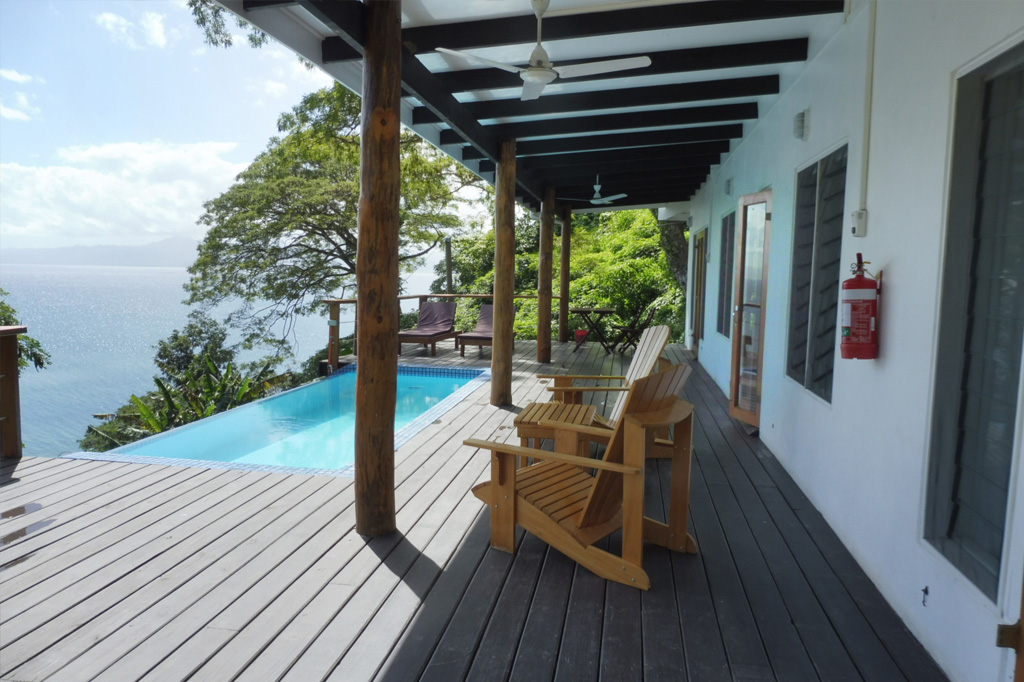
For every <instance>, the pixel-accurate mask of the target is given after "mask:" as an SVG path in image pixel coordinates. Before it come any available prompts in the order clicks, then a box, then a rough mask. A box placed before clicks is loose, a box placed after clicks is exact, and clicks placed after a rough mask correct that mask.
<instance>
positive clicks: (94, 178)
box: [0, 141, 245, 246]
mask: <svg viewBox="0 0 1024 682" xmlns="http://www.w3.org/2000/svg"><path fill="white" fill-rule="evenodd" d="M235 146H236V145H235V144H234V143H218V142H202V143H195V144H171V143H165V142H160V141H155V142H148V143H121V144H107V145H98V146H90V147H68V148H64V149H61V150H59V152H58V156H59V158H60V160H61V162H62V163H61V164H60V165H53V166H25V165H22V164H18V163H7V164H0V203H2V204H3V206H4V210H3V214H2V216H0V233H2V234H4V235H8V236H12V237H15V236H16V237H18V238H19V243H33V244H34V245H37V246H47V245H54V244H132V243H145V242H148V241H153V240H154V239H160V238H163V237H167V236H171V235H186V236H190V237H193V238H196V239H198V238H200V237H201V236H202V233H203V228H201V227H199V226H197V225H196V220H197V219H198V218H199V216H200V215H201V214H202V211H203V208H202V205H203V202H205V201H207V200H209V199H213V198H214V197H216V196H217V195H219V194H220V193H221V192H223V191H224V190H226V189H227V188H228V187H230V185H231V183H232V182H233V181H234V178H235V176H236V175H237V174H238V173H239V172H241V171H242V170H243V169H244V168H245V164H238V163H233V162H230V161H228V160H226V159H225V158H224V156H225V155H227V154H228V153H229V152H231V150H233V149H234V148H235Z"/></svg>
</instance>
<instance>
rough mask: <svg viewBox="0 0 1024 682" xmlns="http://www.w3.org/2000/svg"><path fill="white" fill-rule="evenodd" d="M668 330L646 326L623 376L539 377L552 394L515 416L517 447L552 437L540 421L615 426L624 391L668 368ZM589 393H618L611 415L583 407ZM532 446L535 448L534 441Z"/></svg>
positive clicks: (556, 375) (620, 412) (662, 327)
mask: <svg viewBox="0 0 1024 682" xmlns="http://www.w3.org/2000/svg"><path fill="white" fill-rule="evenodd" d="M668 337H669V328H668V327H666V326H665V325H658V326H655V327H648V328H647V329H645V330H644V333H643V334H642V335H641V337H640V341H639V344H638V346H637V349H636V353H634V354H633V361H632V362H630V364H629V371H627V372H626V376H598V375H594V376H588V375H579V374H577V375H567V374H540V375H538V376H539V377H540V378H542V379H551V380H553V382H554V386H551V387H549V388H548V390H549V391H551V392H552V393H553V394H554V395H553V398H552V400H551V401H550V402H546V403H545V402H535V403H530V404H529V405H527V406H526V407H524V408H523V411H522V412H520V413H519V415H518V416H517V417H516V419H515V421H514V424H515V427H516V429H517V431H518V433H519V439H520V445H522V446H523V447H528V446H529V445H530V444H531V443H530V441H531V439H544V438H552V437H553V436H554V432H553V430H552V428H551V427H550V426H542V425H541V424H542V423H543V422H559V423H570V424H582V425H593V426H603V427H606V428H611V427H612V426H613V425H614V424H616V423H618V421H619V417H620V416H621V415H622V409H623V407H624V406H625V397H626V391H628V390H629V387H630V386H632V385H633V383H634V382H635V381H636V380H637V379H640V378H642V377H645V376H648V375H649V374H651V373H652V372H654V371H655V370H656V369H664V366H671V365H670V364H669V363H668V361H667V360H664V359H663V358H662V357H661V353H662V351H664V350H665V344H666V343H668ZM588 379H590V380H595V379H596V380H612V381H621V382H622V385H621V386H575V385H574V382H576V381H583V380H588ZM588 391H590V392H592V391H618V392H620V394H619V397H618V399H617V400H616V401H615V405H614V406H613V407H612V411H611V414H609V415H608V418H607V419H605V418H604V417H602V416H601V415H599V414H597V412H596V410H595V409H594V408H593V407H589V406H585V405H583V396H584V393H586V392H588ZM533 445H538V443H536V442H534V443H533Z"/></svg>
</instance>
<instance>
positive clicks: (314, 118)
mask: <svg viewBox="0 0 1024 682" xmlns="http://www.w3.org/2000/svg"><path fill="white" fill-rule="evenodd" d="M359 127H360V101H359V98H358V97H357V96H356V95H354V94H352V93H351V92H349V91H348V90H346V89H345V88H343V87H341V86H340V85H335V86H334V87H332V88H326V89H324V90H320V91H318V92H315V93H312V94H310V95H307V96H306V97H305V98H303V100H302V102H301V103H300V104H299V105H298V106H296V107H295V108H294V109H293V110H292V111H291V112H289V113H286V114H284V115H282V116H281V117H280V120H279V122H278V128H279V130H280V131H281V132H282V133H283V137H281V138H274V139H272V140H271V141H270V144H269V145H268V147H267V150H266V151H265V152H263V153H262V154H260V155H259V156H258V157H257V158H256V160H255V161H253V162H252V164H251V165H250V166H249V167H248V168H247V169H246V170H244V171H243V172H242V173H241V174H240V175H239V176H238V179H237V182H236V183H235V184H234V185H232V187H231V188H230V189H228V190H227V191H226V192H224V193H223V194H222V195H220V196H219V197H217V198H216V199H213V200H211V201H208V202H207V203H206V204H205V206H204V208H205V213H204V214H203V215H202V217H201V218H200V220H199V222H200V223H201V224H203V225H205V226H207V227H208V228H209V230H208V232H207V234H206V237H205V239H204V240H203V242H202V243H201V245H200V247H199V255H198V258H197V260H196V262H195V263H194V264H193V265H192V266H191V267H190V268H189V272H190V274H191V278H190V280H189V282H188V283H187V285H186V289H187V291H188V294H189V297H188V300H187V302H188V303H189V304H190V305H200V306H202V307H204V308H206V309H208V308H210V307H213V306H216V305H218V304H220V303H224V302H228V301H231V302H232V303H236V302H238V301H240V302H241V307H239V308H238V309H237V310H236V311H235V312H234V313H232V314H231V315H230V316H229V317H228V319H227V322H228V324H229V325H230V326H232V327H236V328H238V329H240V330H241V331H242V332H243V339H244V341H245V343H246V344H248V345H251V344H253V343H255V342H257V341H262V340H263V339H264V338H265V337H266V336H267V335H268V330H270V329H276V330H277V331H278V336H279V338H280V348H281V349H282V351H283V352H286V351H287V343H286V341H285V339H286V337H287V335H288V333H289V332H290V330H291V324H292V323H293V321H294V316H295V315H301V314H309V313H313V312H317V313H319V312H322V308H321V305H322V304H321V303H320V301H321V300H322V299H324V298H330V297H332V296H339V295H340V296H344V295H346V294H347V293H348V290H349V289H352V288H353V287H354V285H355V277H354V275H355V260H356V249H357V237H358V221H357V217H358V207H359V206H358V205H359V191H360V188H359V146H360V142H359V135H358V131H359ZM401 160H402V192H401V205H400V221H401V232H400V260H401V262H402V264H403V267H404V269H405V270H407V271H408V270H411V269H413V268H415V266H416V265H417V264H419V263H420V262H421V260H420V258H421V257H422V256H423V255H424V254H425V253H427V252H428V251H429V250H430V249H432V248H434V247H435V246H437V245H438V244H439V243H440V242H441V240H442V239H443V238H444V236H445V234H446V233H450V232H454V231H457V230H458V228H459V226H460V224H461V220H460V218H459V216H458V214H457V208H458V207H459V206H460V205H461V204H463V203H465V202H466V199H464V198H463V197H464V194H463V190H465V189H466V188H469V187H480V186H481V181H480V180H479V179H478V178H476V176H474V175H472V174H471V173H469V172H468V171H467V170H465V169H464V168H462V167H461V166H459V165H458V164H456V163H455V162H454V161H452V160H451V159H450V158H448V157H447V156H445V155H444V154H442V153H441V152H439V151H437V150H436V149H434V148H433V147H430V146H429V145H428V144H426V143H425V142H423V141H422V140H421V139H420V138H419V137H417V136H416V135H414V134H413V133H410V132H406V133H404V134H403V136H402V142H401Z"/></svg>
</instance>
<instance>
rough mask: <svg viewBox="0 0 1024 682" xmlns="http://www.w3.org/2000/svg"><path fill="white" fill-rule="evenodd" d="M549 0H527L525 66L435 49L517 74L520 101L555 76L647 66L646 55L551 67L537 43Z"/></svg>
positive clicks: (537, 94) (532, 95)
mask: <svg viewBox="0 0 1024 682" xmlns="http://www.w3.org/2000/svg"><path fill="white" fill-rule="evenodd" d="M550 2H551V0H531V3H532V4H533V13H534V14H535V15H536V16H537V46H536V47H534V48H533V53H532V54H531V55H530V64H529V66H527V67H521V66H514V65H512V64H504V63H502V62H496V61H494V60H491V59H485V58H484V57H478V56H476V55H474V54H469V53H468V52H460V51H458V50H449V49H447V48H444V47H439V48H437V51H438V52H443V53H445V54H451V55H455V56H457V57H462V58H463V59H467V60H469V61H471V62H476V63H477V64H483V65H485V66H493V67H494V68H496V69H502V70H503V71H509V72H511V73H518V74H519V77H520V78H522V79H523V95H522V99H523V101H526V100H531V99H537V98H538V97H540V93H541V91H543V90H544V86H545V85H547V84H548V83H551V82H552V81H554V80H555V79H556V78H579V77H580V76H595V75H599V74H602V73H612V72H614V71H625V70H627V69H639V68H643V67H645V66H650V65H651V58H650V57H626V58H624V59H608V60H604V61H599V62H587V63H585V64H571V65H569V66H555V65H554V64H552V63H551V59H550V58H549V57H548V53H547V51H546V50H545V49H544V46H543V45H541V25H542V22H543V19H544V12H546V11H547V9H548V5H549V4H550Z"/></svg>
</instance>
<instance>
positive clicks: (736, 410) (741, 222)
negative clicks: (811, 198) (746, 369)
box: [729, 189, 772, 427]
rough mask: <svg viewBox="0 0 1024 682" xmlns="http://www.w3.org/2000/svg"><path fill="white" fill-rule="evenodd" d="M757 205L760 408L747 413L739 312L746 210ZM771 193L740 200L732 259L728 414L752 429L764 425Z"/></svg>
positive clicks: (741, 293) (768, 190)
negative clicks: (760, 229)
mask: <svg viewBox="0 0 1024 682" xmlns="http://www.w3.org/2000/svg"><path fill="white" fill-rule="evenodd" d="M756 204H765V205H766V206H765V219H764V250H763V254H762V264H761V324H760V327H759V329H758V348H757V364H758V367H757V384H756V390H757V409H756V410H753V411H751V410H745V409H742V408H740V407H738V406H737V401H738V400H739V388H740V381H739V379H740V377H739V373H740V362H739V360H740V354H741V353H742V349H743V334H742V329H741V327H742V320H743V317H742V315H740V314H739V313H740V310H741V308H742V305H743V293H744V292H743V281H744V271H745V270H746V256H745V254H746V249H745V248H744V247H745V245H746V237H747V207H748V206H753V205H756ZM771 228H772V190H770V189H766V190H762V191H760V192H755V193H754V194H746V195H744V196H742V197H740V200H739V204H738V209H737V223H736V244H735V249H736V257H735V259H734V260H733V263H734V268H735V279H734V281H733V310H732V317H733V320H732V331H733V333H732V366H731V367H730V370H729V414H730V416H732V417H734V418H736V419H739V420H740V421H743V422H746V423H748V424H750V425H752V426H755V427H760V425H761V384H762V379H763V375H764V332H765V320H766V319H767V315H766V314H765V309H766V307H767V306H766V303H765V302H766V300H767V298H768V256H769V248H768V245H769V243H770V242H771V233H772V229H771Z"/></svg>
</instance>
